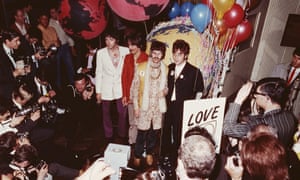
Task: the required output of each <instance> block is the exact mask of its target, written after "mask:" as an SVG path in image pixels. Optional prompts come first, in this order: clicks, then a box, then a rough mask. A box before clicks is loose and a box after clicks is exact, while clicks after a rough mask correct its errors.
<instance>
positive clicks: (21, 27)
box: [15, 23, 27, 36]
mask: <svg viewBox="0 0 300 180" xmlns="http://www.w3.org/2000/svg"><path fill="white" fill-rule="evenodd" d="M15 24H16V26H17V28H18V29H19V31H20V32H21V34H22V36H25V35H26V34H27V30H26V27H25V24H23V25H20V24H18V23H15Z"/></svg>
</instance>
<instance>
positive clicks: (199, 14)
mask: <svg viewBox="0 0 300 180" xmlns="http://www.w3.org/2000/svg"><path fill="white" fill-rule="evenodd" d="M191 21H192V23H193V25H194V26H195V28H196V29H197V31H199V32H200V33H202V32H203V31H204V30H205V29H206V27H207V25H208V24H209V23H210V21H211V10H210V9H209V7H208V6H207V5H205V4H197V5H196V6H195V7H194V8H193V10H192V12H191Z"/></svg>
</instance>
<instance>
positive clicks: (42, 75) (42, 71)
mask: <svg viewBox="0 0 300 180" xmlns="http://www.w3.org/2000/svg"><path fill="white" fill-rule="evenodd" d="M35 76H36V77H37V78H38V79H39V80H41V81H44V82H50V80H51V75H50V73H49V70H48V68H47V66H46V65H41V66H40V67H39V68H38V69H37V72H36V75H35Z"/></svg>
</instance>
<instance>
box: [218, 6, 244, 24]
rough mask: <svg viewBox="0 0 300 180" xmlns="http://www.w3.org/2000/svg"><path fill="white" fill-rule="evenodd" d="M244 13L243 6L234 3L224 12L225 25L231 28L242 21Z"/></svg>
mask: <svg viewBox="0 0 300 180" xmlns="http://www.w3.org/2000/svg"><path fill="white" fill-rule="evenodd" d="M244 15H245V13H244V10H243V8H242V7H241V6H240V5H238V4H234V5H233V6H232V8H231V9H230V10H228V11H227V12H226V13H225V14H224V16H223V20H224V22H225V24H226V26H227V27H229V28H233V27H235V26H237V25H238V24H240V23H241V22H242V20H243V19H244Z"/></svg>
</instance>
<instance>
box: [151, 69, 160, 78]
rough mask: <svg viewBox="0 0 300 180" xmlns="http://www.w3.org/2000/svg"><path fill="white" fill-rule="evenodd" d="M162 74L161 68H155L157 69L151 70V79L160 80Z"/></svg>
mask: <svg viewBox="0 0 300 180" xmlns="http://www.w3.org/2000/svg"><path fill="white" fill-rule="evenodd" d="M160 74H161V70H160V68H159V69H158V68H155V69H153V68H151V73H150V78H151V79H152V80H156V79H158V78H159V77H160Z"/></svg>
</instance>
